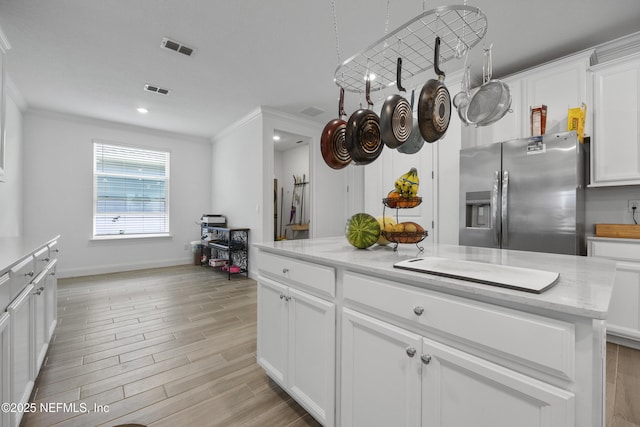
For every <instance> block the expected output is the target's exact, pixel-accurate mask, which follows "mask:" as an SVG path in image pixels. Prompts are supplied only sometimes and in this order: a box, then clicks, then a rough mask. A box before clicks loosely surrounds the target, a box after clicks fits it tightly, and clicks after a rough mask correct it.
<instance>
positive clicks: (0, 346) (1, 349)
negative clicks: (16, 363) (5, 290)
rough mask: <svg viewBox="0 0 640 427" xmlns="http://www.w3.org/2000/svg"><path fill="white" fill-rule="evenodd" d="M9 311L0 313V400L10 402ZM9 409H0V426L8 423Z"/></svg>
mask: <svg viewBox="0 0 640 427" xmlns="http://www.w3.org/2000/svg"><path fill="white" fill-rule="evenodd" d="M10 321H11V319H10V318H9V313H7V312H4V313H2V315H0V402H2V403H4V402H11V399H10V398H9V396H10V391H11V389H10V387H9V384H10V383H11V373H10V364H9V363H10V360H9V359H10V358H11V353H10V351H9V323H10ZM9 414H10V412H9V411H0V426H8V425H9Z"/></svg>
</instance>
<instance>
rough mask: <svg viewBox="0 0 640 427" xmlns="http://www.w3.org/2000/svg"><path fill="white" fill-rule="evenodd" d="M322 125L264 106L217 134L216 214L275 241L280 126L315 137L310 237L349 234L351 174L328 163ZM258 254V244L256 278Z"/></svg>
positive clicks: (253, 238) (255, 237)
mask: <svg viewBox="0 0 640 427" xmlns="http://www.w3.org/2000/svg"><path fill="white" fill-rule="evenodd" d="M322 128H323V126H320V125H318V124H317V123H315V122H312V121H310V120H305V119H302V118H299V117H296V116H292V115H288V114H285V113H281V112H279V111H276V110H271V109H269V108H265V107H260V108H258V109H256V110H254V111H253V112H251V113H250V114H248V115H247V116H246V117H245V118H243V119H241V120H239V121H238V122H236V123H234V124H232V125H231V126H229V127H228V128H227V129H226V130H224V131H223V132H221V133H220V134H219V135H217V136H216V137H215V138H213V147H212V156H211V165H212V168H211V173H212V175H211V180H212V187H211V200H212V204H211V213H220V214H223V215H225V216H226V217H227V221H228V224H229V225H230V226H232V227H248V228H250V229H251V231H250V232H249V243H250V244H252V243H257V242H263V241H273V231H274V224H273V217H274V208H273V178H274V176H275V167H276V166H275V156H274V150H273V133H274V130H276V129H277V130H281V131H285V132H289V133H294V134H298V135H301V136H306V137H309V139H310V143H309V173H308V176H309V177H310V178H311V183H310V185H309V189H308V192H309V193H308V194H310V198H311V201H310V212H309V218H310V221H311V225H310V231H309V235H310V236H311V237H323V236H336V235H341V234H342V233H344V224H345V221H346V219H347V215H346V212H347V202H348V197H347V190H346V188H347V177H348V174H347V172H346V171H345V170H344V169H343V170H334V169H331V168H330V167H328V166H327V165H326V164H325V163H324V160H323V159H322V155H321V153H320V136H321V134H322ZM291 180H293V178H291ZM285 188H286V187H285ZM290 207H291V205H289V208H290ZM286 214H287V209H286V208H285V216H286ZM288 219H289V218H288V217H286V220H288ZM256 254H257V251H256V250H255V248H253V247H250V251H249V275H250V276H253V277H255V274H256V268H255V267H256V264H255V262H252V260H255V259H256V258H255V257H256Z"/></svg>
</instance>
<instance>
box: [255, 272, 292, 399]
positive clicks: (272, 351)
mask: <svg viewBox="0 0 640 427" xmlns="http://www.w3.org/2000/svg"><path fill="white" fill-rule="evenodd" d="M286 295H287V287H286V286H283V285H281V284H279V283H276V282H273V281H271V280H266V279H259V281H258V347H257V355H258V357H257V360H258V364H259V365H260V366H262V367H263V368H264V370H265V371H266V372H267V374H269V376H270V377H271V378H273V379H274V380H275V381H276V382H278V383H279V384H280V385H281V386H283V387H284V386H285V384H284V378H285V370H286V367H287V302H286V300H285V296H286Z"/></svg>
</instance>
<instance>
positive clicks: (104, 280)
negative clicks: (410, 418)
mask: <svg viewBox="0 0 640 427" xmlns="http://www.w3.org/2000/svg"><path fill="white" fill-rule="evenodd" d="M255 351H256V283H255V281H253V280H251V279H246V278H244V276H234V277H232V280H230V281H229V280H227V276H226V275H224V274H221V273H217V272H214V271H211V270H209V269H207V268H203V267H198V266H181V267H171V268H160V269H152V270H143V271H136V272H128V273H117V274H106V275H100V276H91V277H80V278H73V279H62V280H59V281H58V326H57V328H56V331H55V336H54V337H53V340H52V343H51V345H50V347H49V351H48V353H47V357H46V361H45V365H44V366H43V368H42V370H41V372H40V375H39V377H38V379H37V380H36V384H35V387H34V391H33V394H32V401H34V402H36V403H38V404H39V403H40V402H45V403H47V402H48V403H51V404H53V406H51V408H52V409H53V411H52V412H49V413H43V412H36V413H28V414H25V416H24V417H23V421H22V424H21V426H22V427H32V426H52V425H55V426H81V427H89V426H114V425H118V424H125V423H140V424H144V425H149V426H170V427H177V426H180V427H182V426H190V427H191V426H225V427H227V426H261V427H272V426H273V427H281V426H296V427H301V426H317V425H318V423H317V422H316V421H315V420H314V419H313V418H312V417H311V416H309V414H307V413H306V412H305V411H304V409H302V408H301V407H300V406H299V405H298V404H297V403H295V402H294V401H293V400H292V399H291V398H290V397H289V396H288V395H287V394H286V393H284V392H283V391H282V390H281V389H280V388H279V387H278V386H277V385H275V384H274V383H273V382H272V381H271V380H269V379H268V378H267V376H266V375H265V374H264V372H263V371H262V369H261V368H260V367H259V366H258V365H257V364H256V361H255V357H256V356H255ZM62 404H67V406H66V407H64V406H62ZM73 405H74V406H73ZM101 408H104V409H101ZM107 408H108V412H107V411H106V410H105V409H107ZM85 409H86V410H89V411H92V412H90V413H82V412H84V411H85ZM94 410H96V411H95V412H93V411H94ZM606 426H607V427H640V351H638V350H633V349H630V348H627V347H623V346H618V345H616V344H611V343H610V344H608V345H607V424H606Z"/></svg>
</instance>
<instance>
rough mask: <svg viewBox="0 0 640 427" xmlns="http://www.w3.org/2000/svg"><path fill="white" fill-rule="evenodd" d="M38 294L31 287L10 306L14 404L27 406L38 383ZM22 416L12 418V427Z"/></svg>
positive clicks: (12, 398) (12, 397)
mask: <svg viewBox="0 0 640 427" xmlns="http://www.w3.org/2000/svg"><path fill="white" fill-rule="evenodd" d="M33 292H34V287H33V285H28V286H27V287H26V288H25V289H24V290H23V291H22V293H21V294H20V295H19V296H18V297H17V298H16V299H15V300H14V301H13V302H12V303H11V304H10V305H9V307H8V308H7V312H8V313H9V315H10V316H11V326H10V331H11V332H10V339H9V349H10V354H11V355H10V365H11V386H10V387H11V390H10V392H9V397H10V400H9V402H12V403H26V402H27V401H28V400H29V395H30V394H31V389H32V388H33V379H34V369H33V360H34V351H33V350H34V344H33V341H34V337H33V333H34V326H35V325H34V307H33V305H34V304H33V303H34V299H33V295H32V293H33ZM21 418H22V414H21V413H18V412H14V413H12V414H11V425H12V426H17V425H18V424H19V423H20V419H21Z"/></svg>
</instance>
